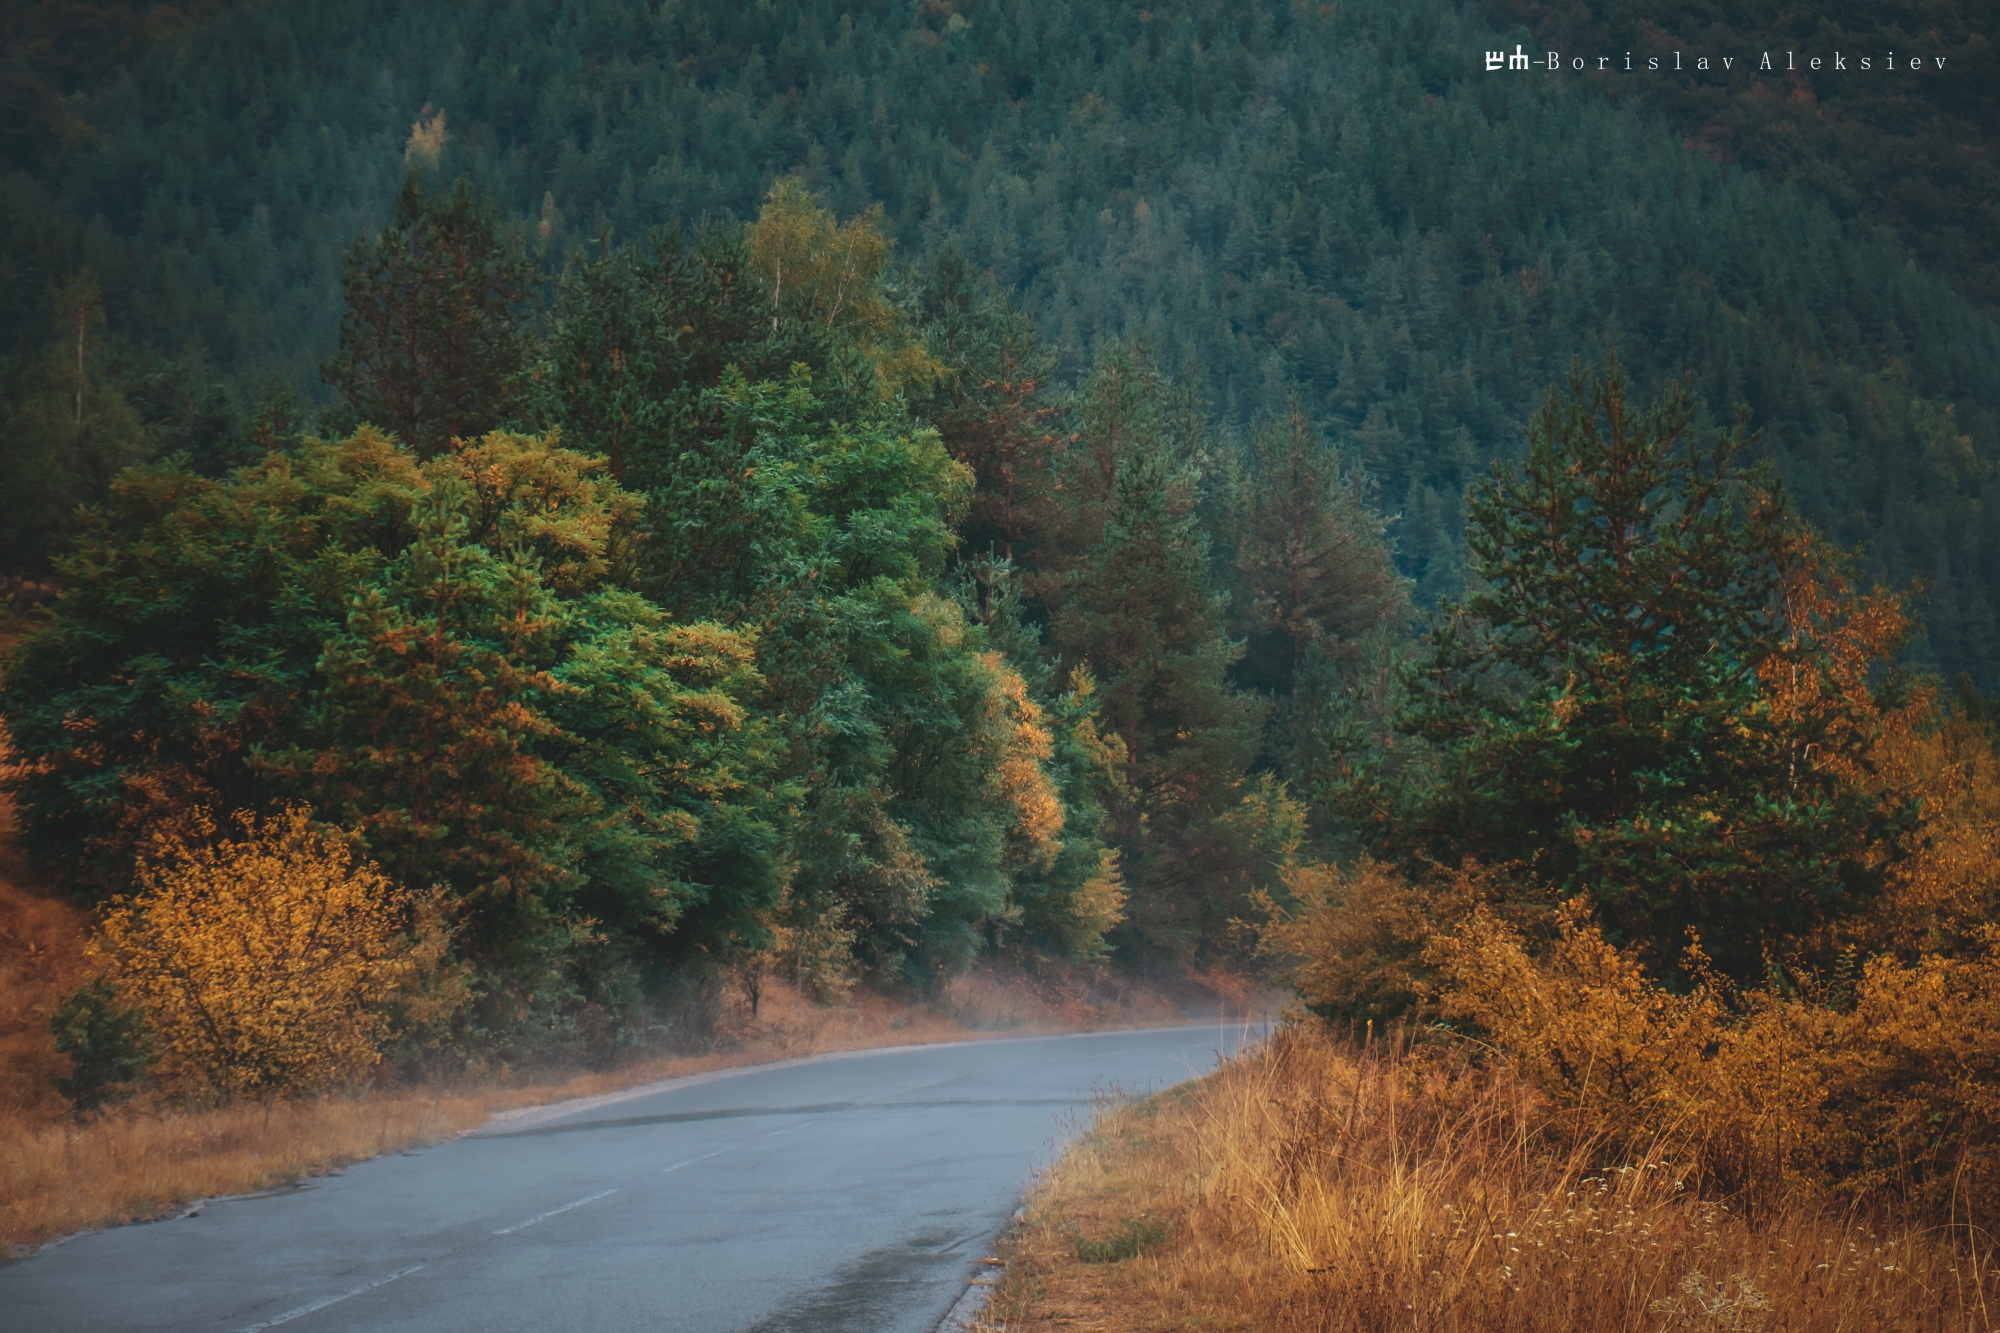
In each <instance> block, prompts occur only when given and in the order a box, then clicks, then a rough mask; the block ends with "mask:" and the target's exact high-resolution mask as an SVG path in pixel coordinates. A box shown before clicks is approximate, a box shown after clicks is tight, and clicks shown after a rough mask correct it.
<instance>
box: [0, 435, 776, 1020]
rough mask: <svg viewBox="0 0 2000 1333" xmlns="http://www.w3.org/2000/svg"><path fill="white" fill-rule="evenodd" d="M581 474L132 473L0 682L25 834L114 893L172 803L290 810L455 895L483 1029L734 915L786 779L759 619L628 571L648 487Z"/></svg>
mask: <svg viewBox="0 0 2000 1333" xmlns="http://www.w3.org/2000/svg"><path fill="white" fill-rule="evenodd" d="M603 472H604V463H603V461H602V460H601V459H594V458H590V457H587V456H584V455H579V454H575V453H572V452H570V451H567V450H564V449H561V448H560V447H559V446H557V445H556V444H555V443H554V442H553V441H552V440H549V439H538V438H535V437H522V436H511V435H505V434H494V435H489V436H487V437H486V438H484V439H483V440H480V441H478V442H476V443H474V444H471V445H468V446H464V447H461V448H459V449H458V450H455V451H454V452H452V453H449V454H446V455H443V456H441V457H438V458H435V459H433V460H431V461H430V462H428V463H422V464H420V463H418V462H417V461H416V459H415V458H414V457H413V455H412V454H411V452H410V451H409V450H407V449H405V448H402V447H399V446H398V445H396V444H395V443H393V442H392V441H390V440H388V439H387V438H386V437H384V436H383V435H381V434H380V433H379V432H376V431H374V430H372V429H364V430H363V431H361V432H359V433H358V434H356V435H355V436H353V437H352V438H350V439H347V440H343V441H337V442H320V441H308V442H307V443H306V444H304V445H302V446H301V447H300V448H298V449H297V450H296V451H294V452H291V453H277V454H273V455H271V456H270V457H269V458H268V459H267V460H266V461H265V462H264V463H263V464H262V465H260V466H258V467H255V468H246V469H241V470H239V471H238V472H236V473H234V474H232V475H231V476H230V477H228V478H225V479H222V480H218V481H210V480H205V479H202V478H197V477H194V476H191V475H189V474H188V473H187V472H186V471H184V470H183V469H180V468H178V467H176V466H174V465H164V466H160V467H155V468H152V469H147V470H143V471H138V472H135V473H131V474H128V475H127V476H126V477H125V478H124V479H123V480H122V481H120V482H119V483H118V484H117V485H116V486H115V487H114V488H113V492H112V504H111V505H110V506H109V507H108V508H107V510H106V511H104V512H102V513H100V514H97V515H96V516H94V517H93V518H92V520H91V525H90V527H89V528H88V529H87V530H86V533H85V538H84V541H83V543H82V546H81V549H80V550H79V553H78V554H77V555H76V556H75V557H74V558H73V559H72V560H71V561H69V562H68V563H67V564H66V565H65V567H64V572H65V576H66V577H67V578H68V579H69V580H70V586H69V588H68V590H67V591H66V593H65V595H64V596H63V597H62V598H61V599H60V600H59V601H58V602H57V604H56V606H55V608H54V611H53V614H52V615H51V617H50V618H49V619H48V620H47V622H46V623H44V624H43V625H41V626H39V627H38V628H37V629H36V630H35V631H34V632H33V633H31V634H30V635H28V636H27V637H26V638H25V639H24V640H23V641H22V643H21V644H20V645H19V647H18V648H17V649H16V651H15V653H14V654H13V657H12V660H11V661H10V662H9V669H8V671H7V673H6V678H5V687H4V691H0V711H4V714H5V717H6V720H7V724H8V727H9V730H10V732H11V734H12V736H13V737H14V740H15V744H16V746H17V747H18V749H19V751H20V754H21V756H22V759H23V761H24V763H23V765H22V767H21V768H20V769H19V770H18V771H17V773H16V774H15V775H14V777H13V779H12V785H13V789H14V791H15V793H16V795H17V799H18V802H19V808H20V809H21V812H22V823H23V829H24V836H25V838H26V840H27V842H28V845H29V846H30V848H31V850H33V851H34V852H35V853H36V854H37V855H38V856H39V857H40V858H41V859H43V860H44V861H48V862H52V863H54V864H56V865H57V866H59V867H60V868H61V869H63V870H65V871H66V872H68V874H69V875H70V876H71V878H72V879H73V881H75V882H76V883H78V885H79V887H81V888H84V889H85V890H86V891H89V890H93V889H95V890H99V891H101V890H102V889H105V888H109V889H114V890H115V889H123V888H124V887H126V884H127V883H128V881H129V874H130V866H131V863H132V858H133V854H134V851H135V849H136V848H137V847H138V846H140V845H141V842H142V840H143V838H144V837H146V836H147V835H148V834H149V832H150V831H152V830H154V829H156V828H157V827H158V826H159V825H160V822H161V821H162V820H163V819H164V820H167V821H169V822H168V825H167V826H168V827H172V826H173V824H172V821H174V820H175V819H177V818H179V817H181V816H184V815H185V814H186V813H187V812H188V811H189V810H191V809H193V808H195V807H200V806H206V807H208V808H215V807H216V806H217V805H218V804H219V803H220V802H223V801H228V802H231V803H233V805H234V806H235V807H236V808H242V809H251V810H258V809H269V808H272V807H273V806H274V805H275V804H278V803H282V802H284V801H287V800H303V801H308V802H311V803H312V804H313V806H314V807H315V808H316V809H318V810H320V811H323V812H324V817H326V818H328V819H334V820H337V821H339V822H340V823H341V824H342V826H343V827H349V828H354V829H357V830H359V831H360V834H361V836H362V838H363V840H364V843H365V845H366V848H367V850H368V853H369V854H370V855H371V856H372V857H373V858H374V859H375V860H377V861H378V862H379V863H381V864H382V865H383V867H384V868H385V870H386V871H388V873H390V874H391V875H392V876H393V877H394V878H395V879H396V880H397V881H398V882H400V883H403V884H407V885H412V886H414V887H415V888H416V889H418V890H423V889H428V888H430V887H431V886H433V885H437V886H442V887H444V888H445V889H447V890H448V891H449V892H450V894H451V895H452V897H453V899H454V900H455V902H456V903H457V904H458V908H459V910H460V911H461V913H462V914H463V916H464V918H465V919H464V926H465V929H464V931H463V933H462V934H461V936H460V939H461V943H462V945H463V947H464V948H465V949H466V950H467V951H469V952H470V954H471V955H472V956H473V957H474V959H475V960H476V961H477V962H479V963H480V964H481V966H482V968H483V969H484V970H485V971H486V973H487V976H488V981H489V985H490V986H491V987H492V988H493V994H492V998H493V1015H492V1016H493V1017H495V1018H496V1022H497V1019H498V1018H499V1017H504V1016H505V1010H506V1008H507V1006H508V1005H510V1004H511V1003H512V1000H511V999H509V998H508V997H509V995H511V994H512V993H513V991H516V990H518V992H519V993H520V994H521V995H526V994H529V993H531V992H532V993H538V994H539V993H540V991H538V990H537V987H538V986H541V985H542V984H543V983H544V982H546V981H547V979H548V978H549V977H550V976H551V975H552V972H551V970H552V969H554V970H555V971H560V970H561V969H562V968H563V967H565V966H567V965H568V964H567V962H566V961H565V960H567V959H570V958H572V957H573V956H574V955H575V954H577V953H578V952H579V951H588V950H590V949H596V948H599V947H600V946H602V947H604V948H608V949H610V950H612V951H613V952H614V953H621V954H623V955H626V956H627V957H628V961H631V962H632V964H633V965H634V966H637V965H639V963H640V962H643V961H644V960H645V959H647V958H657V957H660V956H663V955H665V954H670V953H672V952H673V951H675V950H676V949H678V948H682V947H690V946H692V945H693V944H695V943H698V941H699V940H700V939H701V938H702V937H703V935H704V933H726V932H727V930H728V929H729V928H730V923H731V921H732V920H735V921H745V920H750V919H753V918H755V917H756V915H757V914H758V913H759V912H761V911H763V910H765V909H766V908H768V906H769V905H770V902H771V901H772V899H773V898H774V897H775V895H776V892H777V887H778V878H777V865H776V855H775V849H774V841H775V838H774V833H773V830H772V827H771V824H770V819H769V809H770V803H771V802H772V801H773V799H780V800H781V799H783V797H784V791H783V788H782V786H781V785H780V787H779V788H778V790H777V791H775V792H774V791H773V790H772V784H771V782H770V778H769V775H770V771H771V767H772V764H773V762H774V760H773V756H772V755H771V753H770V750H769V747H768V746H767V744H766V742H765V739H764V731H763V727H762V724H761V723H760V721H759V720H758V719H757V718H756V717H755V716H753V715H752V714H751V712H750V711H749V709H748V707H747V702H748V700H749V699H751V698H753V697H755V696H756V695H757V694H758V693H759V691H760V689H761V681H760V680H759V678H758V676H757V672H756V669H755V663H754V660H753V649H752V646H751V639H750V637H749V636H747V635H745V634H742V633H738V632H735V631H731V630H728V629H725V628H723V627H721V626H717V625H714V624H700V623H686V622H682V623H674V622H670V621H668V620H667V619H666V618H665V617H664V616H663V615H662V614H661V613H660V611H659V610H658V608H656V607H654V606H652V605H651V604H650V603H648V602H646V601H645V600H644V599H643V598H641V597H639V596H638V595H637V594H635V593H633V592H631V591H630V590H629V589H628V588H626V587H624V586H622V584H623V580H624V579H626V578H628V577H629V576H630V574H631V569H630V565H629V559H628V556H629V552H626V551H625V549H624V546H625V543H627V542H628V541H629V540H630V538H631V536H632V533H633V530H634V528H635V525H636V522H637V515H638V511H639V507H640V502H639V500H638V497H636V496H633V495H631V494H630V493H629V492H626V491H624V490H622V489H621V488H619V487H618V486H616V484H615V483H613V482H611V481H610V480H609V479H608V478H606V477H605V476H604V475H603ZM683 926H685V927H686V929H685V930H684V929H683ZM510 988H511V989H510Z"/></svg>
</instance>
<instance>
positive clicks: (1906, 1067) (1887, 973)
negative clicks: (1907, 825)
mask: <svg viewBox="0 0 2000 1333" xmlns="http://www.w3.org/2000/svg"><path fill="white" fill-rule="evenodd" d="M1426 958H1427V959H1428V960H1429V961H1430V962H1431V963H1432V964H1433V965H1434V966H1435V967H1436V968H1437V982H1436V986H1437V990H1436V1000H1437V1004H1438V1007H1439V1009H1440V1010H1441V1011H1442V1012H1443V1013H1444V1014H1445V1015H1447V1016H1448V1017H1450V1018H1452V1019H1455V1020H1458V1021H1461V1022H1464V1023H1467V1024H1470V1025H1471V1026H1472V1027H1473V1028H1475V1029H1476V1030H1477V1032H1478V1033H1479V1034H1480V1036H1481V1038H1482V1039H1484V1040H1487V1041H1490V1042H1491V1043H1492V1044H1493V1045H1494V1046H1495V1047H1497V1048H1498V1050H1499V1051H1500V1052H1501V1053H1503V1055H1504V1057H1505V1058H1506V1059H1507V1061H1508V1062H1509V1063H1511V1064H1512V1065H1513V1066H1514V1068H1515V1070H1516V1072H1517V1073H1519V1074H1520V1075H1521V1076H1522V1077H1524V1078H1525V1079H1526V1080H1527V1081H1528V1082H1529V1083H1531V1084H1533V1085H1534V1086H1535V1087H1537V1088H1538V1089H1540V1090H1541V1091H1542V1092H1543V1093H1545V1094H1546V1095H1547V1096H1548V1097H1549V1099H1550V1102H1551V1104H1552V1106H1553V1107H1555V1108H1557V1109H1559V1110H1560V1111H1564V1112H1567V1113H1569V1118H1570V1123H1571V1124H1572V1125H1573V1127H1574V1128H1576V1129H1577V1130H1579V1131H1580V1132H1582V1133H1585V1134H1590V1135H1596V1136H1601V1137H1604V1138H1606V1139H1608V1140H1610V1141H1612V1142H1615V1143H1619V1144H1636V1143H1640V1142H1646V1143H1650V1144H1653V1145H1658V1144H1661V1143H1668V1144H1673V1145H1676V1146H1677V1147H1678V1149H1680V1150H1683V1151H1685V1152H1686V1153H1687V1154H1688V1155H1689V1157H1690V1159H1691V1160H1690V1161H1689V1163H1688V1164H1689V1165H1690V1166H1691V1167H1696V1166H1698V1168H1699V1170H1700V1171H1701V1172H1703V1173H1704V1174H1705V1175H1706V1176H1707V1177H1708V1178H1709V1180H1710V1181H1711V1182H1712V1183H1713V1184H1715V1185H1718V1186H1720V1187H1721V1188H1724V1189H1727V1190H1732V1191H1734V1190H1746V1191H1749V1192H1751V1193H1753V1194H1755V1195H1758V1196H1760V1197H1772V1196H1775V1195H1779V1194H1783V1193H1785V1192H1787V1191H1789V1190H1792V1189H1794V1188H1797V1187H1801V1186H1803V1187H1806V1188H1808V1189H1812V1190H1830V1191H1833V1192H1835V1193H1838V1194H1840V1195H1842V1196H1845V1197H1848V1198H1860V1197H1865V1196H1869V1195H1877V1196H1880V1195H1884V1194H1886V1195H1889V1196H1892V1197H1895V1198H1897V1199H1900V1200H1902V1201H1904V1202H1906V1203H1908V1204H1910V1205H1913V1206H1915V1207H1916V1208H1917V1209H1918V1210H1919V1211H1921V1212H1923V1213H1927V1214H1930V1215H1933V1216H1938V1217H1952V1218H1957V1219H1959V1220H1968V1219H1971V1220H1976V1221H1978V1222H1979V1223H1980V1224H1982V1225H1991V1224H1992V1223H1993V1222H1994V1221H1995V1220H2000V1170H1996V1155H2000V932H1995V931H1993V930H1990V929H1989V930H1987V931H1985V932H1983V933H1982V935H1981V942H1980V948H1979V950H1978V951H1977V952H1976V953H1974V954H1972V955H1969V956H1963V957H1957V958H1946V957H1941V956H1938V955H1925V956H1923V957H1920V958H1919V959H1917V960H1916V961H1915V962H1913V963H1905V962H1901V961H1899V960H1897V959H1896V958H1894V957H1892V956H1883V957H1878V958H1876V959H1874V960H1873V961H1871V962H1870V963H1868V964H1867V965H1866V966H1865V967H1864V968H1863V969H1861V971H1860V973H1859V975H1858V976H1856V977H1853V978H1851V979H1848V980H1845V981H1842V982H1839V983H1837V984H1833V985H1828V984H1824V983H1820V984H1816V986H1815V990H1816V991H1817V993H1813V994H1807V993H1779V992H1774V991H1773V990H1768V989H1765V990H1755V991H1747V992H1739V993H1734V994H1731V993H1728V992H1727V991H1726V989H1725V988H1724V987H1723V985H1722V984H1721V983H1719V982H1717V981H1715V980H1714V979H1713V978H1709V977H1706V976H1705V974H1704V972H1703V969H1702V968H1701V966H1700V957H1699V951H1698V949H1697V950H1695V951H1694V957H1693V958H1692V960H1691V961H1692V962H1693V964H1694V966H1692V967H1691V968H1690V969H1689V971H1690V972H1691V973H1692V974H1693V975H1696V976H1698V977H1702V978H1703V979H1702V980H1701V981H1699V982H1698V984H1696V985H1695V986H1694V988H1693V989H1692V990H1690V991H1688V992H1686V993H1674V992H1671V991H1669V990H1667V989H1666V988H1664V987H1662V986H1661V985H1659V984H1658V983H1657V982H1655V981H1654V980H1652V979H1651V978H1649V977H1648V976H1647V975H1646V973H1645V969H1644V968H1643V967H1642V966H1641V965H1640V963H1639V962H1638V961H1637V960H1636V959H1635V958H1634V957H1633V956H1632V955H1631V954H1630V953H1629V952H1627V951H1624V950H1621V949H1619V948H1617V947H1615V946H1614V945H1612V944H1611V943H1609V942H1608V941H1607V940H1606V939H1605V938H1604V935H1603V933H1602V932H1601V931H1600V930H1599V929H1598V928H1597V927H1596V926H1595V925H1594V924H1592V922H1591V920H1590V917H1589V913H1588V909H1587V907H1586V905H1585V904H1584V903H1583V902H1582V901H1581V900H1579V901H1576V902H1572V903H1571V904H1569V905H1567V906H1566V907H1565V909H1564V910H1563V911H1562V913H1561V914H1560V916H1559V926H1558V932H1557V938H1556V940H1555V941H1554V943H1553V944H1552V945H1550V946H1549V947H1548V948H1546V949H1544V950H1541V951H1538V952H1531V951H1530V949H1529V948H1528V946H1527V944H1526V942H1525V941H1524V940H1523V938H1522V936H1521V934H1520V933H1519V932H1518V931H1517V930H1515V929H1514V928H1513V927H1511V926H1509V925H1507V924H1505V923H1503V922H1501V921H1500V920H1499V919H1497V918H1496V917H1495V916H1494V915H1493V913H1492V912H1490V911H1489V910H1487V909H1486V908H1484V907H1476V908H1474V909H1473V910H1472V911H1471V912H1470V913H1469V914H1468V915H1467V916H1466V917H1465V918H1464V919H1462V920H1461V921H1460V922H1458V923H1457V924H1456V925H1455V926H1453V927H1452V928H1450V929H1449V930H1441V931H1439V932H1437V933H1436V934H1434V935H1433V936H1432V939H1431V943H1430V946H1429V949H1428V950H1427V952H1426ZM1655 1150H1656V1151H1657V1148H1656V1149H1655Z"/></svg>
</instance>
